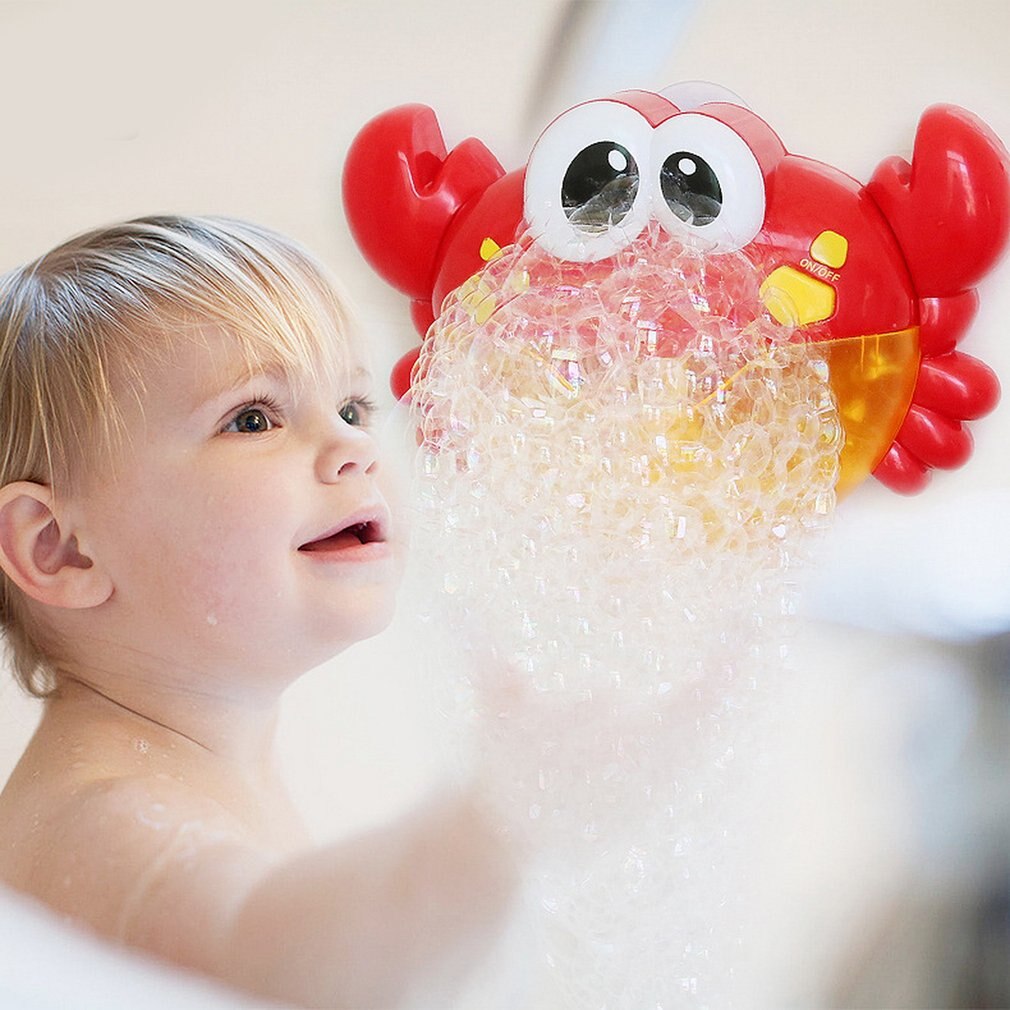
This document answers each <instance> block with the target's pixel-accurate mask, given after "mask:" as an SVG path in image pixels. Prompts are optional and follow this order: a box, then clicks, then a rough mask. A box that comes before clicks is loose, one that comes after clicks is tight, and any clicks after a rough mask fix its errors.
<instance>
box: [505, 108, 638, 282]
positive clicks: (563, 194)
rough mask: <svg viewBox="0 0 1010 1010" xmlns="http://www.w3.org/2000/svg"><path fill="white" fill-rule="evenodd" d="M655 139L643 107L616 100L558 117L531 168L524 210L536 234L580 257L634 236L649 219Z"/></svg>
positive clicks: (567, 255) (612, 249)
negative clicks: (652, 145) (651, 162)
mask: <svg viewBox="0 0 1010 1010" xmlns="http://www.w3.org/2000/svg"><path fill="white" fill-rule="evenodd" d="M651 137H652V127H651V125H650V124H649V122H648V121H647V120H646V119H645V118H644V117H643V116H642V115H641V113H638V112H636V111H635V110H634V109H632V108H631V107H630V106H627V105H624V104H622V103H621V102H619V101H612V100H609V99H607V100H602V101H594V102H586V103H585V104H583V105H577V106H576V107H575V108H574V109H569V110H568V112H565V113H563V114H562V115H561V116H559V117H558V118H557V119H555V120H554V122H553V123H551V125H550V126H548V127H547V129H546V130H545V131H544V132H543V134H542V135H541V137H540V139H539V140H538V141H537V144H536V146H535V147H534V148H533V153H532V154H531V155H530V160H529V164H528V165H527V168H526V183H525V192H524V211H525V218H526V221H527V224H528V225H529V227H530V230H531V231H532V233H533V235H534V237H535V240H536V241H537V242H538V243H539V244H540V245H542V246H543V247H544V248H545V249H547V250H548V251H549V252H551V253H552V254H553V255H555V256H558V257H560V258H561V259H566V260H576V261H579V262H592V261H595V260H600V259H605V258H606V257H608V256H612V255H613V254H614V253H616V252H617V251H618V250H619V249H621V248H623V247H624V246H626V245H628V243H630V242H632V241H633V240H634V239H635V238H636V237H637V236H638V235H639V234H640V233H641V231H642V229H643V228H644V227H645V225H646V224H647V222H648V220H649V212H650V209H649V204H650V199H651V196H650V192H649V190H650V189H651V181H650V166H649V158H650V154H651Z"/></svg>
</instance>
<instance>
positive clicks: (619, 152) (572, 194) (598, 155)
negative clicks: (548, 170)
mask: <svg viewBox="0 0 1010 1010" xmlns="http://www.w3.org/2000/svg"><path fill="white" fill-rule="evenodd" d="M637 192H638V166H637V165H636V164H635V159H634V158H632V156H631V155H630V154H629V153H628V151H627V149H626V148H623V147H621V145H620V144H618V143H616V142H615V141H613V140H601V141H598V142H597V143H595V144H590V145H589V147H586V148H583V149H582V150H581V151H580V152H579V153H578V154H577V155H576V156H575V158H574V159H573V160H572V163H571V164H570V165H569V166H568V171H567V172H565V178H564V181H563V182H562V183H561V205H562V207H564V210H565V214H566V216H567V217H568V220H569V221H571V222H572V224H573V225H574V226H575V227H576V228H578V229H579V230H580V231H587V232H600V231H605V230H606V229H607V228H609V227H611V225H615V224H620V222H621V221H623V220H624V219H625V218H626V217H627V216H628V212H629V211H630V210H631V208H632V205H633V204H634V202H635V194H636V193H637Z"/></svg>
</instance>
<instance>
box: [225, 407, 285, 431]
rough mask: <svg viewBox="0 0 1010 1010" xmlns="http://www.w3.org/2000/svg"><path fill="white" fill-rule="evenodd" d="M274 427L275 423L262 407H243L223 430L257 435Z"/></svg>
mask: <svg viewBox="0 0 1010 1010" xmlns="http://www.w3.org/2000/svg"><path fill="white" fill-rule="evenodd" d="M273 427H274V423H273V421H271V420H270V418H269V416H268V415H267V412H266V411H265V410H263V408H262V407H243V408H242V409H241V410H240V411H238V413H236V414H235V416H234V417H232V419H231V420H230V421H229V422H228V423H227V424H226V425H225V426H224V428H222V429H221V430H222V431H234V432H239V433H242V434H253V435H255V434H258V433H259V432H262V431H270V430H271V428H273Z"/></svg>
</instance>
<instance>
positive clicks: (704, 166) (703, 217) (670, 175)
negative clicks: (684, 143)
mask: <svg viewBox="0 0 1010 1010" xmlns="http://www.w3.org/2000/svg"><path fill="white" fill-rule="evenodd" d="M659 187H660V191H661V192H662V194H663V199H664V200H665V201H666V205H667V207H669V208H670V210H672V211H673V212H674V214H676V215H677V217H679V218H680V219H681V221H683V222H684V223H685V224H693V225H696V226H697V227H699V228H700V227H701V226H702V225H706V224H711V223H712V222H713V221H714V220H715V219H716V218H717V217H718V216H719V211H721V210H722V186H720V185H719V179H718V176H716V174H715V172H713V171H712V166H711V165H710V164H709V163H708V162H707V161H706V160H705V159H704V158H701V157H699V156H698V155H697V154H692V153H691V152H690V151H677V153H676V154H671V155H670V157H669V158H667V159H666V161H664V162H663V167H662V168H661V169H660V170H659Z"/></svg>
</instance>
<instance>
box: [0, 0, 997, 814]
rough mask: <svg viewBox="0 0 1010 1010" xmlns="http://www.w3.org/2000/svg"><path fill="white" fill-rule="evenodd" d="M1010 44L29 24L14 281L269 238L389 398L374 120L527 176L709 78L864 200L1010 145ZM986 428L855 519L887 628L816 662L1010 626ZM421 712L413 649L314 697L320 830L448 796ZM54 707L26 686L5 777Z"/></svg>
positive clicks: (934, 36)
mask: <svg viewBox="0 0 1010 1010" xmlns="http://www.w3.org/2000/svg"><path fill="white" fill-rule="evenodd" d="M563 17H568V18H569V19H570V21H568V22H564V21H562V20H561V19H562V18H563ZM565 24H570V25H571V27H570V29H569V30H564V29H563V26H564V25H565ZM559 26H562V27H559ZM1007 39H1010V5H1008V4H1006V3H1005V2H1004V0H956V2H955V0H932V2H930V3H928V4H926V3H922V2H921V0H847V2H837V0H836V2H829V0H768V2H765V3H753V2H748V0H698V2H696V3H677V2H676V0H668V2H665V3H663V2H658V0H625V2H623V3H621V2H615V3H604V2H602V0H599V2H594V0H584V2H582V3H578V2H577V3H575V4H566V3H563V2H559V0H509V3H508V4H505V3H503V2H501V0H498V2H487V0H439V2H431V3H424V2H420V0H368V2H363V0H351V2H340V0H331V2H310V0H295V2H281V0H246V2H244V3H239V2H234V3H232V2H212V0H206V2H203V3H193V2H176V3H173V4H171V5H168V4H166V5H160V4H146V3H136V2H132V3H130V2H122V3H111V2H96V0H88V2H80V3H70V2H66V3H58V2H49V3H30V2H20V3H18V2H15V3H11V2H4V3H0V43H2V53H3V57H2V59H0V94H2V95H3V96H4V100H3V102H2V105H0V108H2V112H0V117H2V132H0V269H7V268H8V267H10V266H13V265H15V264H17V263H19V262H22V261H24V260H26V259H28V258H30V257H34V256H35V255H38V254H39V253H41V252H42V251H44V250H45V249H47V248H48V247H50V246H51V245H52V244H54V243H55V242H57V241H59V240H61V239H62V238H64V237H66V236H68V235H69V234H70V233H73V232H75V231H79V230H82V229H84V228H87V227H90V226H93V225H95V224H99V223H103V222H110V221H112V220H116V219H121V218H125V217H129V216H135V215H138V214H146V213H152V212H157V211H173V212H191V213H202V212H209V213H224V214H231V215H237V216H242V217H248V218H252V219H255V220H258V221H261V222H263V223H265V224H268V225H271V226H273V227H276V228H278V229H280V230H282V231H286V232H288V233H290V234H292V235H294V236H295V237H297V238H298V239H300V240H302V241H303V242H305V243H306V244H307V245H309V246H310V247H311V248H313V249H315V250H316V251H317V253H318V254H319V255H320V256H321V257H322V258H323V259H324V260H326V261H327V262H328V263H329V264H331V265H332V266H333V267H334V268H335V269H336V270H337V272H338V273H339V274H340V275H341V276H342V277H343V278H344V280H345V283H346V285H347V287H348V290H349V291H350V292H351V294H352V297H353V299H354V301H355V302H356V304H357V308H358V313H359V317H360V320H361V324H362V326H363V327H364V328H365V330H366V331H367V332H368V333H369V334H370V335H371V336H373V337H374V347H375V351H374V355H375V365H376V371H377V372H378V373H380V374H384V373H385V372H386V371H387V369H388V366H389V364H390V363H391V362H392V361H394V360H395V359H396V358H397V357H398V356H399V354H400V353H401V352H402V351H403V350H404V349H405V348H406V347H407V346H409V345H410V344H412V343H413V341H414V335H413V333H412V331H411V328H410V325H409V323H408V319H407V311H406V305H405V304H404V302H403V300H402V299H400V298H399V297H398V296H396V295H394V294H392V293H390V292H389V291H387V290H386V289H385V288H384V287H383V285H382V284H381V283H380V282H379V281H378V280H377V279H376V278H374V277H373V276H372V274H371V273H370V272H369V270H368V269H367V268H366V267H365V266H364V265H363V263H362V262H361V261H360V259H359V258H358V256H357V253H356V251H355V249H354V247H353V245H352V243H351V241H350V238H349V236H348V233H347V229H346V226H345V224H344V222H343V219H342V215H341V208H340V203H339V196H338V194H339V179H340V171H341V164H342V159H343V156H344V152H345V150H346V148H347V146H348V144H349V142H350V140H351V138H352V136H353V134H354V132H355V130H356V129H357V128H358V127H359V126H360V125H361V124H362V123H363V122H364V121H365V120H366V119H367V118H369V117H370V116H371V115H372V114H374V113H375V112H377V111H379V110H381V109H383V108H386V107H388V106H390V105H393V104H397V103H399V102H403V101H415V100H421V101H425V102H427V103H429V104H431V105H432V106H434V107H435V108H436V110H437V111H438V112H439V115H440V118H441V120H442V122H443V125H444V128H445V131H446V134H447V139H448V140H449V141H450V143H452V142H455V141H458V140H459V139H461V138H462V137H463V136H465V135H476V136H479V137H480V138H481V139H483V140H484V141H485V142H486V143H488V145H489V146H490V147H491V148H492V149H493V150H495V151H496V152H497V153H498V154H499V157H500V158H501V160H502V161H503V163H504V164H505V165H506V166H507V167H513V166H515V165H517V164H519V163H521V162H522V161H523V160H525V156H526V154H527V153H528V151H529V148H530V146H531V144H532V142H533V140H534V139H535V137H536V134H537V133H538V132H539V129H540V128H542V127H543V126H544V125H546V123H547V122H548V121H549V119H550V117H551V116H552V115H553V114H554V113H556V112H558V111H561V110H562V109H564V108H565V107H567V106H568V105H569V104H571V102H572V101H574V100H576V99H579V98H585V97H593V96H596V95H600V94H605V93H607V92H609V91H611V90H614V89H615V88H617V87H626V86H641V87H646V88H659V87H662V86H663V85H665V84H667V83H671V82H672V81H675V80H681V79H692V78H701V79H708V80H713V81H718V82H720V83H722V84H725V85H727V86H728V87H730V88H732V89H733V90H734V91H736V92H738V93H739V94H741V95H743V96H744V97H745V98H746V99H747V100H748V101H749V103H750V104H751V105H752V107H753V108H754V109H755V110H756V111H758V112H759V113H760V114H762V115H763V116H764V117H765V118H766V119H767V120H768V121H769V122H770V123H771V124H772V125H773V126H774V127H775V128H776V129H777V130H778V132H779V133H780V135H781V136H782V138H783V139H784V141H785V143H786V144H787V146H788V147H790V148H791V149H793V150H796V151H798V152H801V153H804V154H809V155H811V156H814V157H817V158H820V159H822V160H824V161H827V162H830V163H832V164H834V165H836V166H838V167H841V168H844V169H846V170H848V171H850V172H851V173H852V174H854V175H856V176H858V177H861V178H864V179H865V178H866V177H867V176H868V175H869V173H870V172H871V171H872V169H873V166H874V165H875V164H876V162H877V161H878V160H880V159H881V158H882V157H884V156H886V155H889V154H891V153H903V154H906V155H907V154H908V153H909V152H910V148H911V141H912V136H913V131H914V126H915V121H916V118H917V116H918V114H919V112H920V111H921V110H922V109H923V108H924V107H925V106H927V105H929V104H930V103H932V102H935V101H953V102H956V103H959V104H963V105H965V106H967V107H969V108H971V109H973V110H975V111H977V112H978V113H980V114H981V115H982V116H983V117H984V118H986V119H987V120H988V121H989V122H990V124H991V125H992V126H993V127H994V128H995V129H996V130H997V132H999V133H1000V134H1001V135H1002V136H1004V137H1010V60H1008V59H1007V55H1006V54H1007V48H1006V46H1007ZM983 297H984V308H983V313H982V316H981V318H980V320H979V323H978V325H977V327H976V330H975V332H974V334H973V335H972V337H971V349H972V350H973V351H974V353H976V354H978V355H979V356H981V357H983V358H985V359H986V360H988V361H989V362H990V363H991V364H992V365H993V366H994V367H995V368H996V369H997V371H998V372H999V373H1000V374H1001V375H1002V376H1003V377H1004V380H1005V381H1006V380H1007V379H1008V378H1010V341H1008V340H1007V339H1006V336H1005V335H1006V333H1007V331H1008V322H1007V321H1008V319H1010V267H1008V264H1006V263H1004V264H1003V266H1002V267H1001V268H1000V269H999V270H998V271H997V272H996V273H995V274H994V275H993V276H992V277H991V278H990V279H989V280H988V281H987V282H986V284H985V287H984V289H983ZM975 431H976V433H977V452H976V455H975V458H974V459H973V461H972V462H971V464H970V465H969V467H968V468H967V469H966V470H965V471H963V472H961V473H958V474H956V475H953V476H947V475H943V476H941V477H940V478H938V479H937V480H936V481H935V483H934V486H933V488H932V489H931V490H930V491H929V492H928V493H927V494H926V495H924V496H923V497H922V498H920V499H916V500H913V501H908V500H903V499H897V498H895V497H894V496H891V495H889V494H887V493H885V492H884V491H883V490H882V489H879V488H875V487H866V488H864V489H862V490H861V491H860V492H859V493H858V494H857V495H855V496H853V498H852V499H851V500H850V501H848V502H846V504H845V506H844V509H843V514H842V517H841V522H840V524H839V529H838V533H837V535H836V537H835V539H834V542H833V557H832V558H829V559H828V560H827V561H826V563H825V568H824V570H823V571H822V572H821V573H820V576H819V579H818V585H817V586H816V587H815V591H814V594H813V597H812V599H813V601H814V602H813V605H812V606H813V609H815V610H816V609H817V608H820V612H821V613H822V614H823V613H825V612H827V613H828V614H829V616H833V617H835V618H838V619H842V620H844V619H851V620H854V621H856V622H858V623H861V624H863V625H865V626H871V625H872V626H873V630H872V631H864V632H861V633H860V634H858V635H853V634H850V633H839V632H837V631H834V632H833V631H832V630H831V629H830V628H827V627H820V626H819V627H817V628H816V629H815V630H814V631H813V632H811V635H810V639H809V641H810V645H809V655H810V656H811V657H813V659H812V662H819V661H820V660H821V659H822V658H823V661H824V664H825V669H828V670H835V671H837V672H838V673H839V675H844V671H845V670H847V669H848V670H855V669H866V668H867V665H868V664H872V663H880V664H883V663H887V664H893V662H894V661H895V658H896V657H897V658H899V659H900V657H902V656H907V655H910V654H911V653H914V654H915V655H921V653H922V652H923V650H925V651H926V652H929V651H930V650H932V649H940V650H949V646H947V645H940V644H937V643H935V641H934V640H933V639H932V638H930V637H923V636H922V633H923V632H927V631H928V632H931V633H933V632H939V633H940V634H941V635H942V636H944V637H948V638H949V637H955V638H956V637H970V636H971V635H973V634H975V633H978V632H980V631H986V632H988V631H994V630H1000V629H1002V628H1006V627H1008V626H1010V579H1007V578H1006V576H1005V574H1004V573H1005V572H1006V571H1007V568H1008V561H1010V538H1008V534H1007V533H1006V532H1005V529H1004V527H1005V523H1003V522H1002V517H1003V515H1004V514H1005V509H1004V508H1003V505H1004V504H1007V503H1008V501H1010V498H1008V497H1007V496H1008V495H1010V471H1008V465H1007V463H1006V450H1005V445H1006V443H1007V436H1008V435H1010V409H1003V410H1001V411H999V412H998V413H997V414H996V415H994V416H993V417H992V418H991V419H988V420H986V421H984V422H982V423H980V424H978V425H977V426H976V428H975ZM151 563H152V564H157V557H156V556H152V559H151ZM965 570H967V574H965ZM860 600H863V601H865V602H864V603H863V604H860V603H859V601H860ZM895 635H901V636H908V635H911V636H912V638H911V639H909V638H905V637H894V636H895ZM910 641H911V642H913V643H914V646H912V647H910V648H906V647H905V644H904V643H907V642H910ZM421 702H422V699H421V697H420V688H419V687H418V684H417V678H416V670H415V669H414V668H413V667H412V662H411V643H410V642H409V641H407V640H405V639H404V636H403V634H402V633H398V632H397V630H396V629H393V631H391V632H390V633H389V634H388V635H386V636H383V637H382V638H381V639H378V640H375V641H373V642H369V643H365V644H363V645H362V646H360V647H358V648H355V649H354V650H352V651H350V652H348V653H346V654H345V655H344V656H342V657H339V658H338V659H337V660H336V661H334V662H333V663H331V664H329V665H328V666H327V667H325V668H323V669H322V670H320V671H317V672H316V673H314V674H312V675H310V676H309V677H308V678H306V680H305V681H304V682H303V683H302V684H300V685H299V686H298V687H297V688H296V689H294V691H293V692H292V695H291V698H290V703H289V719H288V721H287V723H286V725H285V728H284V733H283V746H284V752H285V754H286V758H287V760H288V761H289V763H290V766H291V767H292V769H294V772H295V774H294V775H293V777H294V778H295V779H296V781H297V782H299V783H301V785H300V786H299V790H300V794H301V799H302V801H303V803H304V805H305V809H306V811H307V813H308V814H309V817H310V819H311V820H312V822H313V823H314V824H315V825H316V827H317V828H318V830H319V831H320V833H321V834H334V833H337V832H339V831H343V830H347V829H349V828H352V827H354V826H357V825H362V824H365V823H367V822H370V821H374V820H376V819H380V818H382V817H384V816H387V815H389V814H390V813H391V812H394V811H396V810H398V809H400V808H401V807H403V806H404V805H406V804H407V803H409V802H410V801H411V800H412V798H413V797H415V796H416V795H417V794H418V792H419V791H420V790H423V789H424V788H425V787H426V786H427V785H429V784H430V783H431V781H432V779H433V777H434V775H435V774H436V762H435V759H434V758H433V756H432V750H431V746H430V739H431V731H430V726H429V724H428V723H427V722H426V720H425V719H424V718H423V717H421V716H420V715H419V714H418V713H419V711H420V706H421ZM33 711H34V710H33V706H32V705H31V704H30V703H28V702H26V701H25V700H23V699H21V698H20V697H19V695H18V694H17V692H16V691H15V690H14V689H13V688H10V687H4V688H3V689H2V690H0V777H2V776H3V774H4V773H5V772H6V769H7V768H9V767H10V766H11V764H12V762H13V761H14V760H15V758H16V754H17V752H18V751H19V749H20V747H21V746H22V744H23V741H24V739H25V738H26V736H27V734H28V733H29V732H30V730H31V725H32V719H33Z"/></svg>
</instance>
